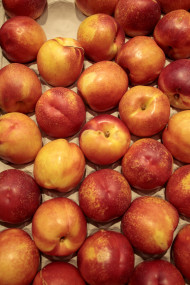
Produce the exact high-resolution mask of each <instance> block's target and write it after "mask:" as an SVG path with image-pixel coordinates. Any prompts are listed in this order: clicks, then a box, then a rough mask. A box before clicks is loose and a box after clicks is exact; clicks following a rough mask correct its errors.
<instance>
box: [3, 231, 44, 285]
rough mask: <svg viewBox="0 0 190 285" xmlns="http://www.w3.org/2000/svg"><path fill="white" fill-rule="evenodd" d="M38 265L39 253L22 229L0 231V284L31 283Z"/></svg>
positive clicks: (18, 284)
mask: <svg viewBox="0 0 190 285" xmlns="http://www.w3.org/2000/svg"><path fill="white" fill-rule="evenodd" d="M39 265H40V255H39V251H38V249H37V247H36V246H35V244H34V241H33V240H32V239H31V237H30V236H29V234H28V233H27V232H25V231H24V230H22V229H17V228H11V229H6V230H3V231H1V232H0V284H1V285H20V284H22V285H28V284H31V282H32V280H33V278H34V277H35V275H36V273H37V271H38V267H39Z"/></svg>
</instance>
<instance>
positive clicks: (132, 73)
mask: <svg viewBox="0 0 190 285" xmlns="http://www.w3.org/2000/svg"><path fill="white" fill-rule="evenodd" d="M115 61H116V63H118V64H119V65H120V66H121V67H122V68H123V69H124V70H125V71H126V73H127V74H128V77H129V81H130V83H131V85H148V84H150V83H152V82H153V81H155V80H156V79H157V78H158V76H159V74H160V72H161V71H162V69H163V68H164V65H165V61H166V57H165V54H164V52H163V50H162V49H161V48H160V47H159V46H158V45H157V43H156V42H155V41H154V39H152V38H150V37H147V36H136V37H134V38H131V39H129V40H128V41H127V42H126V43H125V44H124V45H123V46H122V47H121V49H120V51H119V52H118V54H117V56H116V58H115Z"/></svg>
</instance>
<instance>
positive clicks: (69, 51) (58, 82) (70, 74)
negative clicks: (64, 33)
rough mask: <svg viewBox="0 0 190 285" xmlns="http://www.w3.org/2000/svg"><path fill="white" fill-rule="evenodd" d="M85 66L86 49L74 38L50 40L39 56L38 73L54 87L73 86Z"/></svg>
mask: <svg viewBox="0 0 190 285" xmlns="http://www.w3.org/2000/svg"><path fill="white" fill-rule="evenodd" d="M52 58H54V60H52ZM83 65H84V49H83V48H82V46H81V44H80V43H79V42H78V41H76V40H75V39H73V38H63V37H56V38H53V39H49V40H47V41H46V42H45V43H44V44H43V45H42V46H41V47H40V49H39V51H38V54H37V67H38V71H39V73H40V75H41V76H42V78H43V79H44V80H45V81H46V83H47V84H50V85H51V86H53V87H68V86H70V85H72V84H73V83H74V82H75V81H76V80H77V79H78V77H79V76H80V74H81V72H82V69H83Z"/></svg>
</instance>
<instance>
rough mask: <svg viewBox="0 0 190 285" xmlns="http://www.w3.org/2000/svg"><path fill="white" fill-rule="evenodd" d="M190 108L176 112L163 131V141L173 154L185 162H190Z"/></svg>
mask: <svg viewBox="0 0 190 285" xmlns="http://www.w3.org/2000/svg"><path fill="white" fill-rule="evenodd" d="M189 122H190V110H182V111H181V112H178V113H174V114H173V115H172V116H171V117H170V119H169V122H168V125H167V126H166V128H165V129H164V131H163V133H162V143H163V144H164V145H165V147H166V148H167V149H168V150H169V152H170V153H171V154H172V156H173V157H174V158H175V159H177V160H179V161H181V162H184V163H190V143H189V138H190V127H189Z"/></svg>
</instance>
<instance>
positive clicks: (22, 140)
mask: <svg viewBox="0 0 190 285" xmlns="http://www.w3.org/2000/svg"><path fill="white" fill-rule="evenodd" d="M0 137H1V144H0V157H1V158H2V159H4V160H6V161H8V162H11V163H13V164H25V163H29V162H32V161H34V159H35V157H36V155H37V153H38V151H39V150H40V149H41V147H42V134H41V132H40V129H39V128H38V126H37V124H36V123H35V121H34V120H32V119H31V118H30V117H29V116H27V115H26V114H22V113H19V112H10V113H5V114H4V115H2V116H0Z"/></svg>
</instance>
